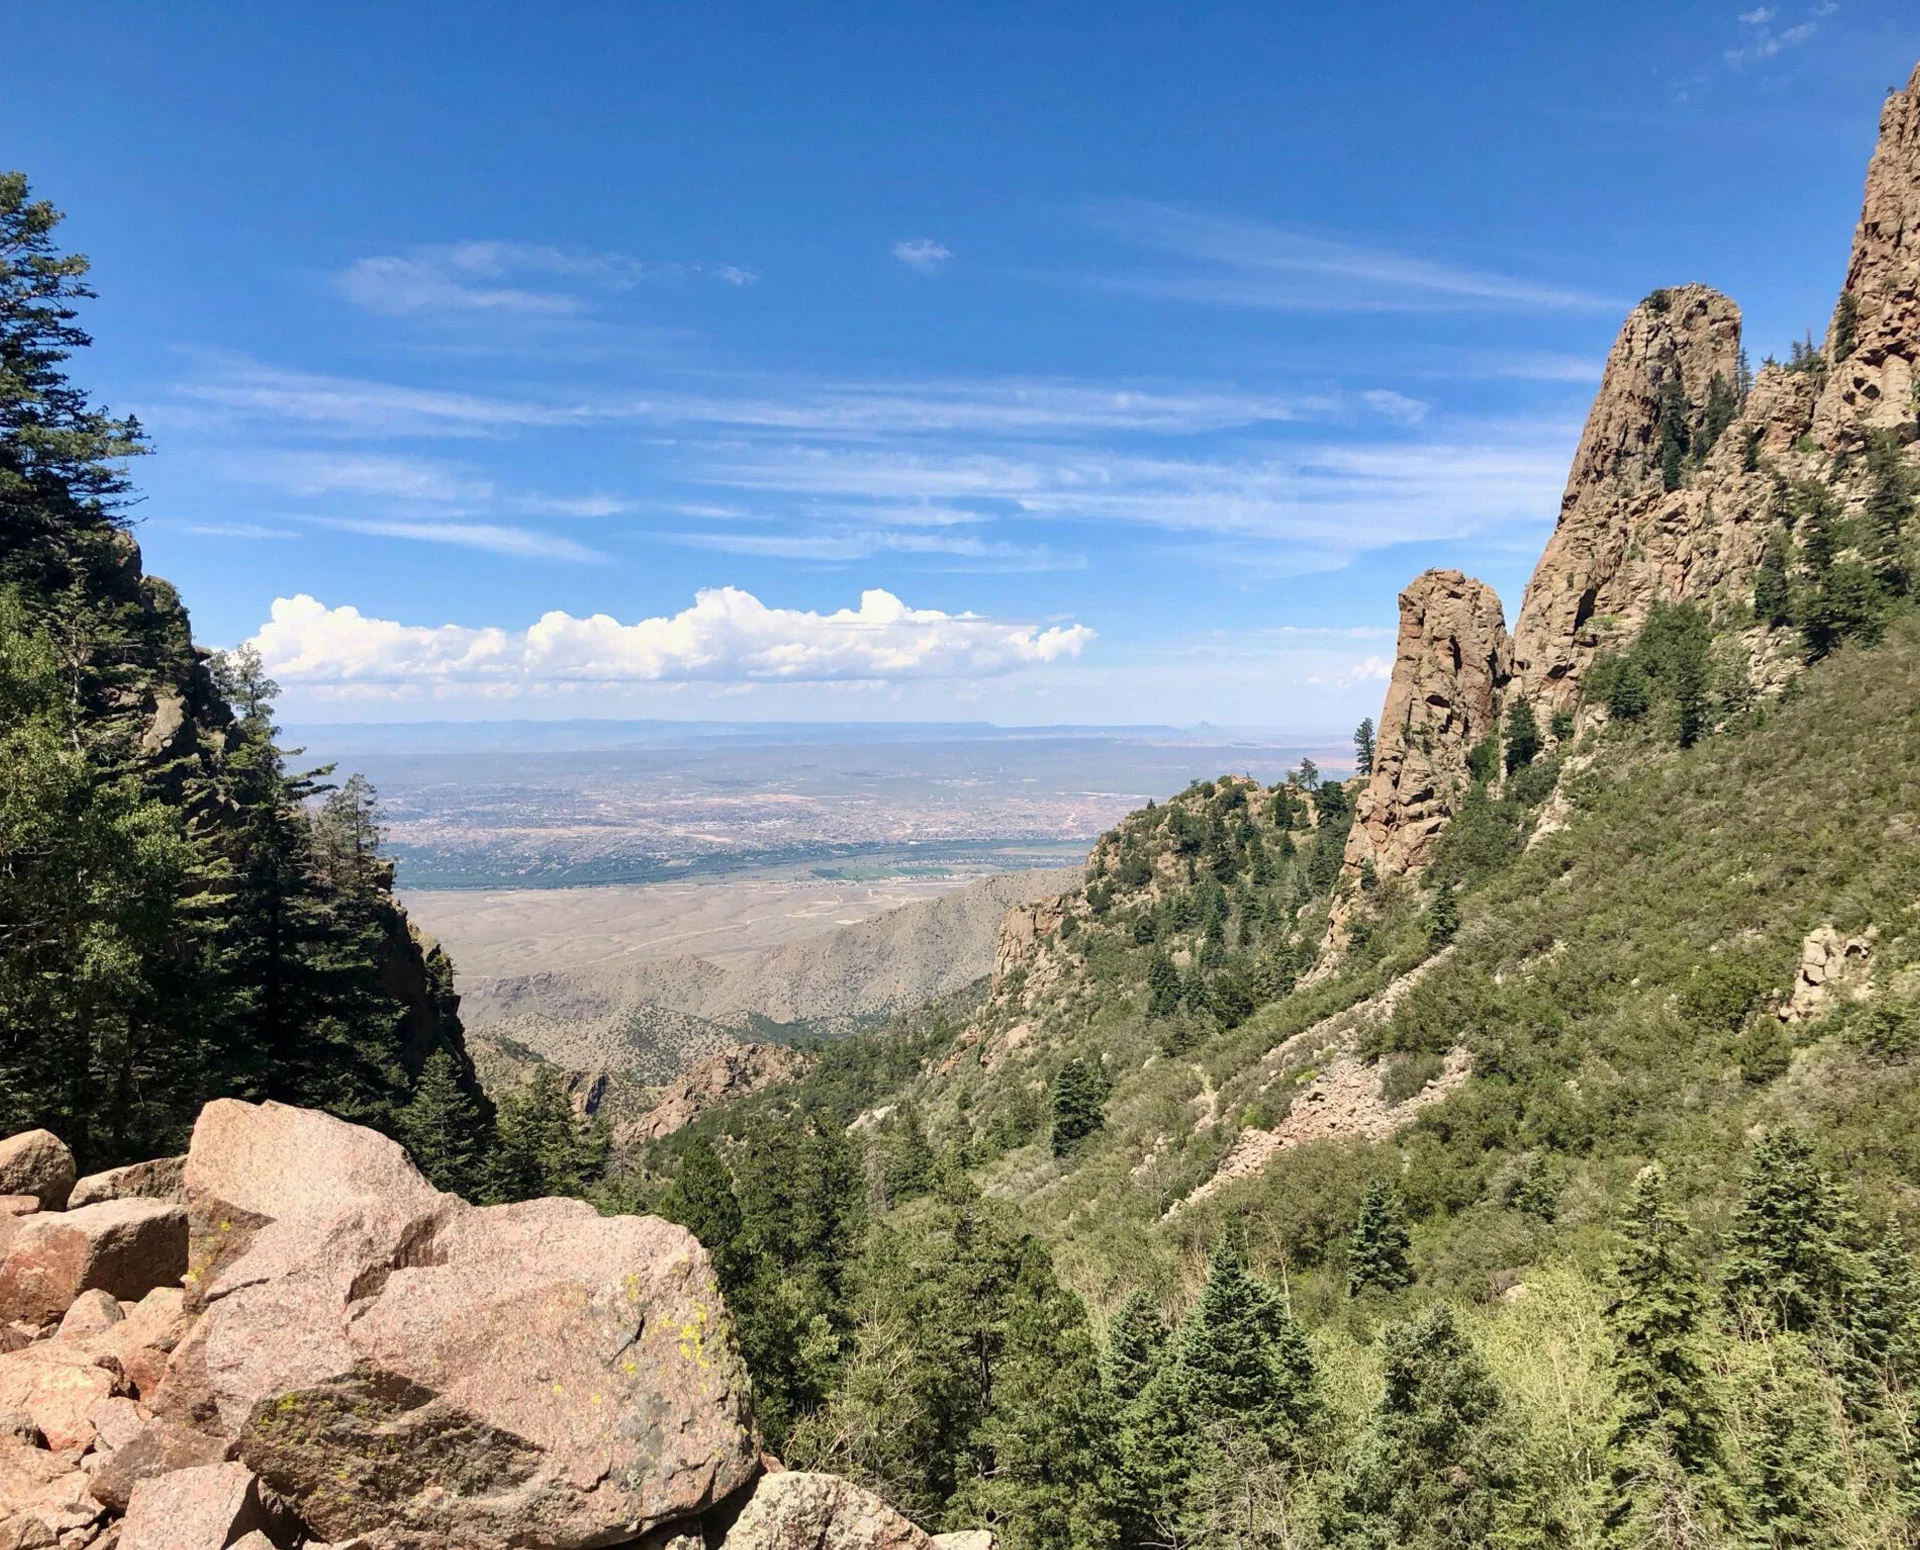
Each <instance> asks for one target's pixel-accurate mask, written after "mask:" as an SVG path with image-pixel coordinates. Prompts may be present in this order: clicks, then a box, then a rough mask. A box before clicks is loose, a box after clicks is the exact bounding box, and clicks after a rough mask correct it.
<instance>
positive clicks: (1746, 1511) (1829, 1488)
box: [1740, 1337, 1840, 1550]
mask: <svg viewBox="0 0 1920 1550" xmlns="http://www.w3.org/2000/svg"><path fill="white" fill-rule="evenodd" d="M1783 1344H1785V1345H1786V1346H1787V1348H1788V1349H1787V1351H1786V1352H1784V1353H1782V1354H1785V1355H1792V1354H1797V1353H1794V1352H1793V1350H1792V1347H1793V1346H1794V1345H1795V1344H1796V1342H1793V1341H1792V1340H1791V1337H1788V1339H1787V1340H1786V1341H1785V1342H1783ZM1813 1376H1814V1375H1813V1371H1812V1368H1811V1366H1810V1365H1806V1366H1802V1367H1801V1368H1800V1371H1799V1372H1797V1373H1784V1372H1777V1371H1776V1374H1775V1376H1774V1377H1773V1378H1772V1380H1771V1381H1769V1382H1768V1383H1767V1384H1766V1386H1765V1387H1763V1388H1762V1389H1761V1390H1760V1392H1759V1393H1757V1394H1755V1395H1753V1396H1752V1399H1751V1403H1750V1405H1749V1406H1748V1407H1747V1413H1748V1415H1749V1416H1750V1418H1751V1426H1750V1430H1749V1435H1748V1437H1747V1441H1746V1449H1745V1457H1744V1459H1743V1461H1742V1462H1743V1465H1744V1467H1743V1469H1742V1471H1741V1479H1740V1486H1741V1492H1740V1495H1741V1502H1740V1506H1741V1509H1742V1510H1741V1516H1742V1517H1743V1518H1744V1520H1745V1521H1744V1523H1743V1524H1742V1527H1743V1528H1744V1529H1745V1531H1746V1532H1745V1535H1744V1537H1745V1538H1746V1540H1747V1542H1748V1543H1749V1544H1757V1545H1764V1546H1766V1547H1767V1550H1826V1547H1827V1546H1830V1545H1834V1544H1838V1543H1840V1538H1839V1536H1838V1535H1837V1534H1836V1533H1835V1532H1834V1530H1835V1527H1836V1525H1835V1523H1834V1521H1833V1518H1832V1515H1831V1510H1830V1509H1831V1506H1832V1504H1833V1499H1834V1497H1835V1496H1836V1495H1837V1494H1838V1493H1837V1492H1836V1490H1835V1487H1834V1484H1833V1481H1834V1478H1835V1476H1836V1475H1838V1474H1839V1472H1840V1469H1839V1464H1840V1461H1839V1459H1838V1458H1837V1457H1836V1455H1835V1450H1834V1446H1833V1438H1832V1435H1831V1430H1830V1427H1829V1425H1828V1420H1827V1415H1826V1410H1825V1405H1824V1404H1823V1402H1822V1400H1821V1397H1820V1396H1819V1394H1818V1393H1817V1392H1813V1391H1812V1390H1813V1381H1812V1380H1813Z"/></svg>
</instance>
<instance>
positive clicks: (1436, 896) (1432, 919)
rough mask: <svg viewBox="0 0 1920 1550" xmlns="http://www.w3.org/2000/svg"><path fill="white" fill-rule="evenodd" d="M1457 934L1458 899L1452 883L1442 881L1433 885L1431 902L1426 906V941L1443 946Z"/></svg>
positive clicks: (1458, 918)
mask: <svg viewBox="0 0 1920 1550" xmlns="http://www.w3.org/2000/svg"><path fill="white" fill-rule="evenodd" d="M1459 934H1460V900H1459V898H1458V897H1457V896H1456V895H1455V893H1454V891H1453V885H1452V884H1451V883H1448V882H1444V881H1443V882H1440V883H1438V884H1436V885H1435V886H1434V890H1433V902H1432V903H1431V904H1429V905H1428V906H1427V941H1428V942H1429V943H1430V944H1431V945H1432V946H1434V947H1445V946H1446V945H1447V943H1449V942H1451V941H1452V940H1453V939H1454V938H1455V937H1456V936H1458V935H1459Z"/></svg>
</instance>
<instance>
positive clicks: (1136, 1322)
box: [1105, 1287, 1167, 1404]
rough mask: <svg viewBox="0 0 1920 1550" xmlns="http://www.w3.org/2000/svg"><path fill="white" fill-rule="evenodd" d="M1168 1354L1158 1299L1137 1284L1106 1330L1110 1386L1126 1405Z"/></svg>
mask: <svg viewBox="0 0 1920 1550" xmlns="http://www.w3.org/2000/svg"><path fill="white" fill-rule="evenodd" d="M1166 1353H1167V1321H1166V1319H1164V1318H1163V1317H1162V1316H1161V1313H1160V1303H1159V1299H1157V1298H1155V1297H1153V1296H1151V1295H1149V1294H1148V1292H1147V1290H1146V1288H1145V1287H1136V1288H1135V1289H1134V1290H1133V1291H1132V1292H1130V1293H1128V1294H1127V1300H1126V1301H1125V1302H1123V1303H1121V1304H1120V1311H1119V1312H1118V1313H1116V1314H1114V1316H1113V1323H1112V1325H1111V1326H1109V1328H1108V1330H1107V1352H1106V1364H1105V1376H1106V1381H1107V1388H1108V1391H1109V1392H1110V1393H1112V1395H1113V1396H1114V1398H1115V1399H1116V1400H1118V1401H1119V1402H1120V1403H1122V1404H1125V1403H1127V1402H1129V1401H1131V1400H1133V1399H1136V1398H1138V1397H1139V1395H1140V1394H1141V1392H1142V1391H1143V1390H1144V1389H1145V1388H1146V1386H1147V1384H1148V1383H1150V1382H1151V1381H1152V1380H1153V1375H1154V1374H1155V1373H1156V1372H1158V1371H1159V1370H1160V1364H1161V1362H1162V1360H1163V1359H1164V1358H1165V1356H1166Z"/></svg>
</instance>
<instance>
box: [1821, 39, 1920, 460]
mask: <svg viewBox="0 0 1920 1550" xmlns="http://www.w3.org/2000/svg"><path fill="white" fill-rule="evenodd" d="M1827 358H1828V360H1829V361H1830V362H1831V363H1832V364H1831V368H1830V370H1829V372H1828V375H1827V382H1826V387H1825V389H1824V390H1823V391H1822V392H1821V394H1820V403H1819V407H1818V409H1817V410H1816V411H1815V414H1814V421H1813V427H1814V434H1815V436H1816V437H1817V438H1818V440H1819V442H1820V444H1821V446H1823V447H1824V448H1826V449H1827V450H1828V451H1844V450H1849V449H1851V448H1853V447H1856V446H1858V445H1859V443H1860V439H1861V436H1860V433H1861V431H1862V429H1863V428H1868V427H1877V428H1882V429H1892V430H1899V431H1901V432H1903V433H1905V434H1906V435H1907V436H1908V437H1909V439H1911V435H1912V432H1911V427H1912V424H1913V421H1914V416H1915V409H1916V404H1915V393H1916V390H1917V389H1916V383H1917V382H1920V374H1917V373H1916V362H1920V68H1916V69H1915V70H1914V73H1913V77H1912V79H1911V80H1909V81H1908V82H1907V89H1906V90H1905V91H1903V92H1895V93H1893V94H1892V95H1891V96H1889V97H1888V98H1887V101H1886V106H1885V107H1884V108H1882V110H1881V113H1880V139H1879V143H1878V144H1877V145H1876V146H1875V148H1874V153H1873V161H1872V163H1871V164H1870V165H1869V166H1868V168H1867V191H1866V197H1865V199H1864V201H1863V202H1862V206H1861V211H1860V224H1859V225H1858V226H1857V227H1856V228H1855V229H1854V234H1853V255H1852V258H1851V260H1850V261H1849V263H1848V265H1847V278H1846V283H1845V284H1844V285H1843V286H1842V288H1841V292H1840V302H1839V305H1838V306H1836V307H1835V309H1834V318H1833V323H1832V325H1831V326H1830V327H1829V329H1828V331H1827Z"/></svg>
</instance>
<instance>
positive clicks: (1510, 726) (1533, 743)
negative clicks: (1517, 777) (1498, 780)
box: [1507, 697, 1540, 775]
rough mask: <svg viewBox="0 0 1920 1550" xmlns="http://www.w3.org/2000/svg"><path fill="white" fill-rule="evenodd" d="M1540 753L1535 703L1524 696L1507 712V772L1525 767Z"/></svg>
mask: <svg viewBox="0 0 1920 1550" xmlns="http://www.w3.org/2000/svg"><path fill="white" fill-rule="evenodd" d="M1539 755H1540V723H1539V722H1538V721H1536V720H1535V719H1534V715H1533V705H1532V704H1531V702H1529V701H1528V700H1527V699H1525V698H1524V697H1523V698H1521V699H1517V700H1515V701H1514V702H1513V708H1512V709H1511V710H1509V711H1508V712H1507V773H1508V774H1509V775H1511V774H1512V773H1513V772H1514V771H1515V770H1519V769H1525V768H1526V767H1527V766H1528V765H1529V764H1531V763H1533V761H1534V760H1535V759H1536V758H1538V757H1539Z"/></svg>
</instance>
